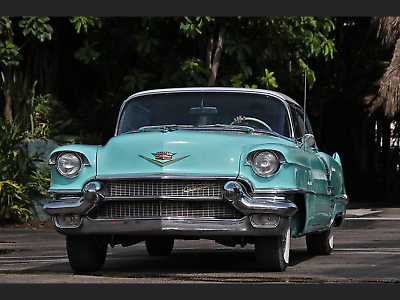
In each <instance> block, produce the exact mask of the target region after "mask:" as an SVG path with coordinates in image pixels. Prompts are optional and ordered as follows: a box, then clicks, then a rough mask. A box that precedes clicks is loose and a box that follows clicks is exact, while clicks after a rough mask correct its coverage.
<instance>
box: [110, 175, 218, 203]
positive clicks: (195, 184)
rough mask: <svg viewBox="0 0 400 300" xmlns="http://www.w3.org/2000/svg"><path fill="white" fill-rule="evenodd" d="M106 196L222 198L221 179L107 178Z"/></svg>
mask: <svg viewBox="0 0 400 300" xmlns="http://www.w3.org/2000/svg"><path fill="white" fill-rule="evenodd" d="M105 184H106V185H107V187H108V194H107V195H106V197H155V198H157V197H159V198H160V197H213V198H219V199H221V198H222V190H223V187H224V184H225V181H219V180H215V181H212V180H207V181H206V180H173V179H162V180H154V179H151V180H107V181H105Z"/></svg>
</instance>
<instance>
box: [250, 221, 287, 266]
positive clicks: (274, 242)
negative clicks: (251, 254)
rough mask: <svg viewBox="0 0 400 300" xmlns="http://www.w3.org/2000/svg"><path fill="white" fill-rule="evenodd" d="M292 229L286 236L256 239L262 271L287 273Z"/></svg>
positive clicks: (257, 259) (256, 248)
mask: <svg viewBox="0 0 400 300" xmlns="http://www.w3.org/2000/svg"><path fill="white" fill-rule="evenodd" d="M289 249H290V227H289V228H288V229H287V230H286V233H285V234H284V235H279V236H266V237H264V236H263V237H256V240H255V251H256V261H257V265H258V267H259V268H260V269H261V270H262V271H273V272H281V271H285V270H286V267H287V266H288V264H289Z"/></svg>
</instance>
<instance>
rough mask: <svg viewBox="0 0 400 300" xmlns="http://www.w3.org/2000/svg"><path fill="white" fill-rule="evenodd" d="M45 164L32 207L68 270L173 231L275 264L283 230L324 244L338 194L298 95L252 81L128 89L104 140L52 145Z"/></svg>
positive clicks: (283, 252)
mask: <svg viewBox="0 0 400 300" xmlns="http://www.w3.org/2000/svg"><path fill="white" fill-rule="evenodd" d="M49 165H50V167H51V186H50V190H49V192H50V193H52V194H53V196H54V201H52V202H50V203H48V204H46V205H45V206H44V210H45V212H46V213H47V214H49V215H50V216H52V224H53V226H54V228H55V229H56V230H57V232H59V233H61V234H63V235H65V236H66V246H67V253H68V259H69V262H70V265H71V267H72V269H73V270H74V271H75V272H93V271H97V270H100V269H101V268H102V267H103V265H104V262H105V259H106V255H107V247H108V245H111V246H112V247H114V245H119V244H121V245H122V246H130V245H134V244H137V243H140V242H142V241H144V242H145V245H146V249H147V251H148V253H149V254H150V255H155V256H161V255H169V254H170V253H171V252H172V250H173V247H174V240H175V239H185V240H186V239H209V240H214V241H215V242H217V243H220V244H222V245H227V246H232V247H234V246H236V245H240V246H242V247H244V245H246V244H250V245H251V244H254V249H255V257H256V260H255V266H257V267H258V268H259V269H260V270H263V271H283V270H285V269H286V267H287V265H288V262H289V249H290V238H291V237H292V238H299V237H303V236H305V239H306V245H307V250H308V252H309V253H311V254H314V255H327V254H330V253H331V251H332V249H333V235H332V228H333V227H334V226H339V225H340V224H341V223H342V221H343V219H344V217H345V211H346V204H347V203H348V198H347V195H346V191H345V185H344V179H343V171H342V165H341V161H340V158H339V155H338V154H337V153H335V154H333V156H332V157H331V156H329V155H327V154H325V153H323V152H320V151H319V150H318V147H317V145H316V142H315V138H314V136H313V132H312V129H311V125H310V123H309V120H308V118H307V116H306V114H305V113H304V111H303V109H302V107H301V106H300V105H299V104H297V103H296V102H295V101H294V100H292V99H291V98H290V97H288V96H286V95H284V94H281V93H278V92H273V91H268V90H261V89H240V88H179V89H161V90H151V91H145V92H140V93H137V94H134V95H132V96H131V97H129V98H128V99H127V100H125V102H124V103H123V104H122V107H121V109H120V113H119V116H118V121H117V126H116V130H115V136H114V137H112V138H111V139H110V140H109V141H108V142H107V144H106V145H104V146H92V145H68V146H62V147H59V148H57V149H55V150H54V151H53V152H52V154H51V156H50V159H49Z"/></svg>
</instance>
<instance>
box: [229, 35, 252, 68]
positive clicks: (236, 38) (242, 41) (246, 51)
mask: <svg viewBox="0 0 400 300" xmlns="http://www.w3.org/2000/svg"><path fill="white" fill-rule="evenodd" d="M224 49H225V52H226V53H227V54H228V55H233V54H236V58H237V60H238V61H239V62H242V61H243V60H244V59H245V58H246V56H250V55H251V54H252V51H251V46H250V40H249V38H248V37H246V36H243V35H241V34H238V33H237V32H235V33H234V34H233V37H232V38H230V39H228V40H227V41H226V43H225V47H224Z"/></svg>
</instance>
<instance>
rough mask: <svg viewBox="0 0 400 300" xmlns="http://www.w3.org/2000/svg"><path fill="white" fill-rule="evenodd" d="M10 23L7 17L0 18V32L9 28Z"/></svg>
mask: <svg viewBox="0 0 400 300" xmlns="http://www.w3.org/2000/svg"><path fill="white" fill-rule="evenodd" d="M11 25H12V22H11V20H10V18H9V17H0V31H3V30H8V29H10V28H11Z"/></svg>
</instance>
